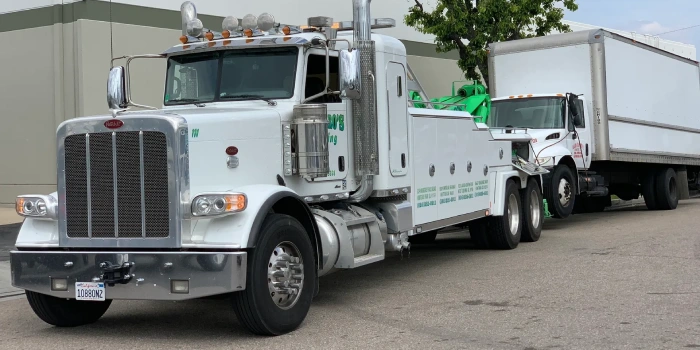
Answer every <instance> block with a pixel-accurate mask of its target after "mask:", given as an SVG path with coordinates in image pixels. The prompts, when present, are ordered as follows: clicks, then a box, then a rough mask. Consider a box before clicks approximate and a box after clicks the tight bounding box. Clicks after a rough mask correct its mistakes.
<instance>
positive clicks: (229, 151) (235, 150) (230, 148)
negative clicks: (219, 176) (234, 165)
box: [226, 146, 238, 156]
mask: <svg viewBox="0 0 700 350" xmlns="http://www.w3.org/2000/svg"><path fill="white" fill-rule="evenodd" d="M226 154H228V155H229V156H235V155H236V154H238V147H236V146H228V147H226Z"/></svg>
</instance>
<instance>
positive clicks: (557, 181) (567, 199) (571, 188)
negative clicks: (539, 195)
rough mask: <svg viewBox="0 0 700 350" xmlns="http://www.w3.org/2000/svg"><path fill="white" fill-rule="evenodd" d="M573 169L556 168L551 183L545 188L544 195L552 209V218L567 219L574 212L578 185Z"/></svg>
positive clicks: (561, 165)
mask: <svg viewBox="0 0 700 350" xmlns="http://www.w3.org/2000/svg"><path fill="white" fill-rule="evenodd" d="M574 180H575V178H574V174H573V172H572V171H571V169H570V168H569V167H568V166H566V165H564V164H560V165H557V166H556V167H555V168H554V172H553V173H552V178H551V181H550V182H549V183H548V184H546V185H545V186H544V195H545V198H546V199H547V203H548V204H549V205H550V207H551V209H552V216H553V217H555V218H558V219H565V218H567V217H569V215H571V212H572V211H573V210H574V201H575V198H576V187H575V186H576V185H575V182H574Z"/></svg>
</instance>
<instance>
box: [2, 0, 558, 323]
mask: <svg viewBox="0 0 700 350" xmlns="http://www.w3.org/2000/svg"><path fill="white" fill-rule="evenodd" d="M352 5H353V19H352V21H346V22H333V20H332V19H331V18H328V17H311V18H309V19H308V23H307V25H305V26H294V25H286V24H280V23H276V22H275V20H274V18H273V17H272V16H271V15H269V14H262V15H260V16H258V17H256V16H254V15H247V16H245V17H243V19H242V20H238V19H236V18H234V17H226V18H225V19H224V20H223V23H222V30H221V32H215V31H211V30H208V29H205V28H203V26H202V23H201V21H200V20H199V19H198V18H197V12H196V8H195V6H194V4H193V3H191V2H189V1H188V2H185V3H184V4H183V5H182V7H181V11H182V17H183V29H182V31H183V35H182V36H181V38H180V41H181V44H179V45H176V46H173V47H171V48H169V49H167V50H166V51H165V52H164V53H162V54H159V55H144V56H130V57H126V64H125V65H124V66H115V67H113V68H112V69H111V70H110V73H109V79H108V104H109V106H110V110H111V113H110V114H109V115H100V116H92V117H85V118H75V119H70V120H67V121H65V122H63V123H62V124H61V125H60V126H59V127H58V130H57V145H58V149H59V152H58V159H57V163H58V169H57V170H58V174H59V176H58V189H57V191H56V192H54V193H52V194H48V195H23V196H19V197H18V198H17V212H18V213H19V214H20V215H22V216H24V217H25V221H24V223H23V224H22V227H21V229H20V232H19V236H18V238H17V242H16V247H17V248H16V250H14V251H12V252H11V255H10V258H11V266H12V283H13V285H14V286H16V287H19V288H23V289H25V290H26V293H27V300H28V301H29V303H30V305H31V306H32V309H33V310H34V312H35V313H36V315H37V316H38V317H39V318H41V319H42V320H44V321H45V322H47V323H49V324H52V325H55V326H66V327H67V326H79V325H84V324H88V323H91V322H95V321H97V320H98V319H99V318H100V317H101V316H102V315H103V314H104V313H105V312H106V311H107V309H108V308H109V306H110V305H111V303H112V302H113V301H115V300H130V299H140V300H144V299H145V300H185V299H194V298H201V297H209V296H215V295H230V296H231V298H232V300H233V308H234V311H235V313H236V315H237V317H238V320H239V321H240V323H241V324H242V325H243V326H245V327H246V328H247V329H248V330H250V331H251V332H253V333H256V334H264V335H279V334H284V333H288V332H291V331H293V330H294V329H296V328H297V327H299V326H300V325H301V324H302V322H303V321H304V319H305V317H306V315H307V312H308V311H309V308H310V306H311V301H312V299H313V297H314V296H315V295H316V294H317V293H319V284H318V278H319V277H321V276H324V275H328V274H329V273H332V272H335V271H340V270H344V269H352V268H357V267H360V266H365V265H368V264H371V263H376V262H379V261H382V260H384V259H385V257H386V255H387V254H388V253H390V252H403V251H405V250H407V249H409V248H410V242H409V237H418V236H428V237H430V236H431V235H433V234H434V232H436V231H437V230H439V229H441V228H445V227H450V226H455V225H462V224H466V225H468V226H469V231H470V235H471V236H472V239H473V240H475V241H476V242H477V243H478V244H479V245H480V246H482V247H484V248H490V249H514V248H516V247H517V246H518V244H519V242H520V241H536V240H538V239H539V237H540V234H541V230H542V218H543V212H542V205H541V203H542V189H541V174H543V173H546V172H547V171H546V170H545V169H542V168H540V167H538V166H536V165H535V164H534V163H533V161H534V157H533V154H532V153H531V152H529V148H528V145H529V142H530V137H529V136H528V135H527V134H517V135H516V134H514V135H511V136H510V138H504V139H497V138H494V137H493V135H492V134H491V132H490V131H489V129H488V128H487V127H485V125H483V124H482V123H475V121H474V118H473V117H472V116H471V115H470V114H469V113H466V112H459V111H444V110H437V109H433V108H413V107H410V108H407V100H408V95H409V94H408V89H407V85H413V84H418V83H417V80H415V79H407V75H409V76H410V75H411V74H410V73H409V72H410V68H409V67H408V64H407V61H406V49H405V47H404V45H403V44H402V43H401V41H399V40H398V39H396V38H393V37H391V36H387V35H382V34H377V33H372V29H379V28H387V27H392V26H394V23H395V22H394V20H392V19H383V18H382V19H373V18H371V17H370V2H369V1H368V0H354V1H353V3H352ZM141 58H143V59H164V60H166V61H167V63H168V64H167V67H168V68H167V70H166V72H165V77H166V78H165V80H166V83H165V93H164V97H163V105H162V106H161V107H160V108H151V110H146V109H147V107H148V106H144V105H142V104H137V103H135V102H133V100H132V96H131V93H130V91H131V89H130V79H129V62H130V61H131V60H133V59H141ZM378 67H381V69H378ZM420 90H421V91H422V89H420ZM426 99H427V96H426ZM144 107H146V108H144ZM513 151H515V152H514V153H513Z"/></svg>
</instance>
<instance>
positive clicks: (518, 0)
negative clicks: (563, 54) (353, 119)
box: [404, 0, 578, 86]
mask: <svg viewBox="0 0 700 350" xmlns="http://www.w3.org/2000/svg"><path fill="white" fill-rule="evenodd" d="M414 1H415V5H413V6H412V7H411V8H410V10H409V13H408V15H406V17H405V18H404V20H405V23H406V24H407V25H408V26H411V27H413V28H415V29H416V30H418V31H420V32H421V33H424V34H431V35H434V36H435V42H436V44H437V49H436V51H437V52H449V51H452V50H458V51H459V61H458V66H459V68H460V69H462V71H463V72H464V76H465V77H466V78H467V79H475V80H479V79H480V78H483V80H484V82H485V83H486V86H488V83H489V80H488V64H487V62H488V52H487V51H486V49H487V45H488V44H489V43H492V42H499V41H510V40H517V39H523V38H530V37H535V36H544V35H547V34H549V33H551V32H552V31H553V30H557V31H559V32H562V33H564V32H570V31H571V28H570V27H569V26H568V25H567V24H564V23H562V22H561V20H562V18H564V9H563V8H561V7H560V6H557V5H563V7H564V8H566V9H568V10H569V11H576V10H577V9H578V5H577V4H576V0H432V1H435V2H436V5H435V9H434V10H432V11H428V10H425V9H424V7H423V3H422V2H421V0H414ZM465 39H466V40H467V41H468V43H467V44H465V43H464V41H463V40H465ZM477 67H478V69H479V72H481V76H480V74H479V72H477V70H476V68H477Z"/></svg>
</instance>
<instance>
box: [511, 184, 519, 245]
mask: <svg viewBox="0 0 700 350" xmlns="http://www.w3.org/2000/svg"><path fill="white" fill-rule="evenodd" d="M519 227H520V210H519V208H518V200H517V198H516V197H515V194H513V193H511V194H510V196H509V197H508V228H510V234H511V235H513V236H515V235H516V234H517V233H518V228H519Z"/></svg>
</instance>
